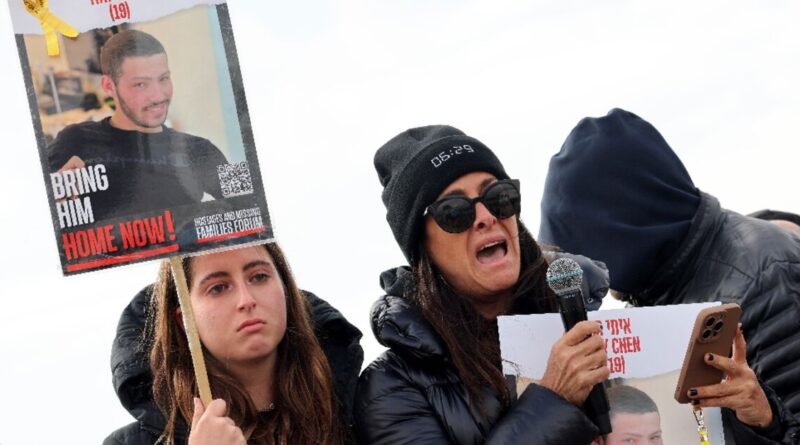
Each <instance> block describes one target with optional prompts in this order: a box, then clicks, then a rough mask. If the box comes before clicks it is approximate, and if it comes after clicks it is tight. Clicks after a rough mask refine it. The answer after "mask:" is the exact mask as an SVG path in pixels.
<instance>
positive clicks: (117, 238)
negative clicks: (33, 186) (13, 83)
mask: <svg viewBox="0 0 800 445" xmlns="http://www.w3.org/2000/svg"><path fill="white" fill-rule="evenodd" d="M9 6H10V10H11V18H12V22H13V25H14V32H15V34H16V40H17V48H18V50H19V55H20V60H21V63H22V69H23V77H24V79H25V83H26V88H27V93H28V101H29V105H30V112H31V117H32V119H33V125H34V130H35V134H36V139H37V145H38V151H39V157H40V160H41V165H42V170H43V176H44V179H45V184H46V188H47V194H48V202H49V207H50V211H51V217H52V222H53V226H54V231H55V237H56V243H57V246H58V251H59V255H60V258H61V266H62V271H63V273H64V274H67V275H70V274H75V273H81V272H86V271H91V270H97V269H102V268H107V267H112V266H116V265H121V264H126V263H133V262H139V261H145V260H149V259H154V258H164V257H169V256H174V255H184V254H193V253H198V252H201V251H206V250H210V249H215V248H220V247H229V246H236V245H245V244H251V243H257V242H264V241H267V240H270V239H272V237H273V233H272V227H271V224H270V218H269V212H268V209H267V203H266V199H265V197H264V190H263V184H262V180H261V174H260V171H259V166H258V159H257V157H256V151H255V144H254V139H253V134H252V130H251V127H250V122H249V116H248V111H247V104H246V102H245V97H244V90H243V86H242V79H241V73H240V71H239V65H238V59H237V55H236V48H235V45H234V41H233V34H232V30H231V24H230V19H229V16H228V10H227V5H226V4H225V3H224V2H222V1H213V0H180V1H171V2H159V1H145V0H81V1H74V0H73V1H66V0H63V1H56V0H52V1H50V2H49V3H48V2H46V1H44V0H26V1H24V2H23V1H22V0H10V1H9ZM75 34H77V37H69V36H72V35H75Z"/></svg>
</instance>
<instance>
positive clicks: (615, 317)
mask: <svg viewBox="0 0 800 445" xmlns="http://www.w3.org/2000/svg"><path fill="white" fill-rule="evenodd" d="M716 304H717V303H698V304H682V305H674V306H661V307H646V308H629V309H614V310H603V311H593V312H589V319H590V320H597V321H599V322H600V323H601V326H602V331H601V335H602V337H603V340H604V343H605V349H606V354H607V356H608V363H607V366H608V368H609V371H610V372H611V375H610V378H609V380H608V381H607V382H606V384H605V387H606V394H607V397H608V402H609V406H610V411H609V417H610V421H611V428H612V432H611V433H610V434H608V435H606V436H602V437H597V438H596V439H595V440H594V442H592V445H622V444H639V443H641V444H652V445H684V444H689V443H700V437H699V436H698V431H697V427H698V425H697V421H696V419H695V417H694V414H693V409H692V406H691V405H690V404H680V403H678V402H677V401H675V397H674V395H675V387H676V385H677V383H678V377H679V375H680V369H681V366H682V364H683V358H684V354H685V352H686V347H687V345H688V342H689V338H690V336H691V333H692V328H693V325H694V322H695V319H696V317H697V314H698V313H699V312H700V311H701V310H702V309H704V308H707V307H711V306H715V305H716ZM498 331H499V335H500V349H501V356H502V359H503V373H504V374H505V375H507V376H509V377H511V378H512V379H513V380H514V381H515V382H516V388H517V393H519V394H521V393H522V391H524V389H525V388H526V387H527V385H529V384H530V383H534V382H537V381H538V380H540V379H541V378H542V376H543V375H544V371H545V365H546V363H547V359H548V357H549V354H550V349H551V348H552V346H553V344H554V343H555V342H556V341H557V340H558V339H559V338H560V337H561V335H563V333H564V328H563V324H562V320H561V316H560V315H559V314H537V315H518V316H503V317H498ZM703 414H704V422H705V426H706V428H707V431H708V438H709V440H710V441H711V443H713V444H715V445H721V444H724V443H725V431H724V429H723V423H722V415H721V411H720V409H719V408H704V409H703Z"/></svg>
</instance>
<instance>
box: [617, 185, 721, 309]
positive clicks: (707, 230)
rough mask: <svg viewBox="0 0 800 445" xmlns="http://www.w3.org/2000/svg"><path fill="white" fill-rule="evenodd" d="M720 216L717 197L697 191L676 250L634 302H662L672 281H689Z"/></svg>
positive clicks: (719, 225) (638, 304)
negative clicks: (697, 202)
mask: <svg viewBox="0 0 800 445" xmlns="http://www.w3.org/2000/svg"><path fill="white" fill-rule="evenodd" d="M723 219H724V214H723V212H722V208H721V207H720V204H719V201H718V200H717V198H715V197H713V196H711V195H709V194H708V193H704V192H700V205H699V206H698V207H697V212H696V213H695V215H694V217H693V218H692V222H691V225H690V226H689V232H688V233H687V234H686V237H685V238H684V239H683V241H682V242H681V244H680V246H679V247H678V249H677V250H676V251H675V253H674V254H673V255H672V256H671V257H670V258H669V259H668V260H667V261H666V262H665V263H664V264H663V265H662V266H661V267H660V268H659V269H658V271H657V272H656V274H655V279H654V280H653V283H652V284H651V285H650V287H648V288H647V289H645V290H644V291H643V292H640V293H638V294H635V295H633V301H632V302H633V304H634V305H636V306H651V305H657V304H661V303H662V301H661V300H662V299H663V298H662V297H663V296H664V295H665V294H666V293H668V292H669V291H670V290H671V288H672V287H673V286H674V284H675V283H683V282H686V281H688V279H689V278H690V277H691V276H692V275H693V274H694V271H695V264H697V260H698V259H699V258H700V256H702V254H703V253H704V251H705V250H706V249H707V248H708V245H709V242H708V241H709V240H710V239H711V238H712V237H713V236H714V234H716V233H717V231H718V230H719V228H720V227H721V226H722V222H723ZM611 273H612V274H613V273H614V271H611Z"/></svg>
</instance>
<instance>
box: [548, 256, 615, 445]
mask: <svg viewBox="0 0 800 445" xmlns="http://www.w3.org/2000/svg"><path fill="white" fill-rule="evenodd" d="M582 280H583V271H582V270H581V268H580V266H579V265H578V263H576V262H575V261H574V260H571V259H569V258H559V259H557V260H556V261H554V262H553V263H552V264H550V267H548V269H547V284H548V285H549V286H550V288H551V289H553V292H555V294H556V296H557V297H558V303H559V308H560V312H561V318H562V320H563V322H564V329H565V330H566V331H567V332H566V333H565V334H564V335H563V336H562V337H561V338H560V339H559V340H558V341H557V342H556V343H555V344H554V345H553V348H552V349H551V350H550V357H549V359H548V361H547V368H546V369H545V373H544V376H543V377H542V381H541V382H540V384H541V385H542V386H544V387H546V388H548V389H550V390H551V391H553V392H555V393H556V394H559V395H560V396H562V397H563V398H565V399H566V400H568V401H570V402H572V403H574V404H576V405H578V406H583V408H584V410H585V411H586V415H587V416H588V417H589V418H590V419H592V421H593V422H594V423H595V425H597V427H598V428H599V429H600V434H608V433H610V432H611V419H610V417H609V405H608V398H607V397H606V392H605V388H604V387H603V384H602V382H603V381H604V380H606V379H607V378H608V376H609V371H608V367H607V366H606V362H607V359H608V357H607V355H606V352H605V347H604V344H603V339H602V338H601V337H600V336H599V335H595V334H599V333H600V326H599V325H598V324H597V323H596V322H593V321H586V319H587V317H586V309H585V307H584V304H583V295H582V294H581V281H582Z"/></svg>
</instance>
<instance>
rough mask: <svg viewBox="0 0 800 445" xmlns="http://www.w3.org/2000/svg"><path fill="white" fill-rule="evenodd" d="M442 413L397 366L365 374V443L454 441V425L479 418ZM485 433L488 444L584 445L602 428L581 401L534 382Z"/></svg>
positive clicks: (361, 417) (360, 406)
mask: <svg viewBox="0 0 800 445" xmlns="http://www.w3.org/2000/svg"><path fill="white" fill-rule="evenodd" d="M453 397H457V396H455V395H454V396H453ZM445 402H446V401H445ZM442 417H443V416H442V415H441V413H436V412H435V410H434V409H433V408H432V406H431V404H430V402H429V400H428V397H427V394H426V393H425V389H424V388H421V387H419V386H416V385H414V384H413V383H412V382H409V381H407V380H406V379H405V378H404V377H403V376H402V373H400V372H396V370H395V369H392V368H391V367H389V368H387V367H380V366H378V367H375V366H371V367H369V368H367V370H365V372H364V374H362V376H361V381H360V382H359V390H358V395H357V398H356V429H357V434H358V439H359V443H360V444H362V445H368V444H374V445H390V444H391V445H395V444H397V445H404V444H409V445H410V444H415V445H416V444H451V443H454V442H453V440H452V439H451V438H452V437H455V436H457V434H455V432H454V431H455V430H459V429H463V428H469V427H470V425H471V424H473V423H474V419H473V418H472V415H471V414H470V413H469V412H466V410H461V411H458V410H453V411H450V412H448V414H447V415H445V418H442ZM473 427H474V426H473ZM486 433H487V434H486V437H485V440H484V442H482V443H485V444H489V445H497V444H509V443H531V444H539V445H548V444H553V445H556V444H559V445H562V444H567V443H568V444H575V445H580V444H589V443H590V442H591V441H592V439H593V438H594V437H595V436H596V435H597V429H596V427H595V426H594V425H593V424H592V423H591V421H590V420H589V419H588V418H587V417H586V416H585V415H584V414H583V412H582V411H581V410H580V409H578V408H577V407H576V406H574V405H572V404H571V403H569V402H567V401H566V400H564V399H562V398H560V397H559V396H557V395H556V394H555V393H553V392H551V391H550V390H548V389H545V388H543V387H541V386H537V385H530V386H529V387H528V388H527V389H526V391H525V392H524V393H523V394H522V396H521V397H520V398H519V399H518V400H517V402H516V403H515V404H514V405H513V406H512V407H511V408H510V409H509V410H508V411H507V412H506V414H505V415H504V416H503V417H501V418H500V420H499V421H498V422H497V423H495V425H494V426H493V427H492V429H491V431H488V432H486Z"/></svg>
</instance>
